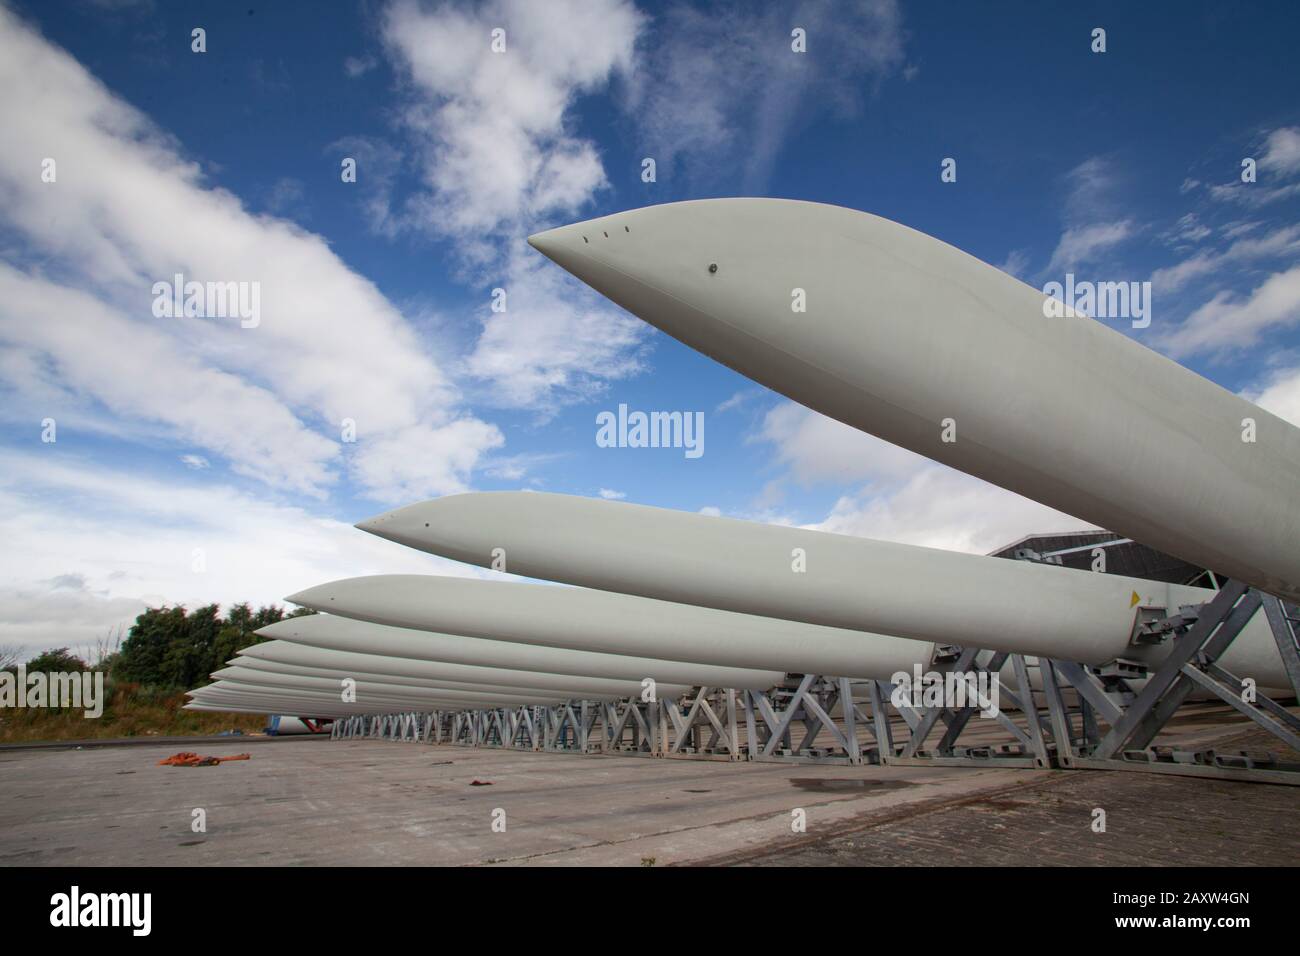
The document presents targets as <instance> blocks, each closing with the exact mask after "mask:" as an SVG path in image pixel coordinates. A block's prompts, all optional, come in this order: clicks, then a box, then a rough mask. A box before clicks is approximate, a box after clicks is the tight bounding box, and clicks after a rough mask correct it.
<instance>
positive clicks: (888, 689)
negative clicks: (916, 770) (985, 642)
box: [871, 648, 1053, 770]
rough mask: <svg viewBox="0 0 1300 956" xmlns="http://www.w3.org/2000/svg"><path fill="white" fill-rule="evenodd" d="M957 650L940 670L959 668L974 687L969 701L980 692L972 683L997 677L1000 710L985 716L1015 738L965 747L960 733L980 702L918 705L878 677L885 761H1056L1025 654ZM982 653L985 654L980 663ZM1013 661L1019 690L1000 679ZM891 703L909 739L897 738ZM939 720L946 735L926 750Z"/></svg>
mask: <svg viewBox="0 0 1300 956" xmlns="http://www.w3.org/2000/svg"><path fill="white" fill-rule="evenodd" d="M953 652H954V653H955V655H956V656H955V659H954V660H952V661H951V662H950V666H949V667H945V668H944V669H943V670H940V671H936V672H937V673H942V674H946V673H949V672H952V671H955V672H957V673H960V674H962V675H963V678H964V680H965V682H966V683H967V684H968V686H971V687H972V691H971V695H970V697H968V698H967V699H968V700H969V699H971V698H973V697H974V696H975V694H974V689H973V688H974V686H975V685H976V684H977V682H978V680H979V677H980V675H987V676H988V679H989V680H990V681H994V680H996V681H998V696H999V708H998V712H997V713H996V714H993V715H992V716H991V717H981V718H980V719H991V720H995V721H996V722H997V723H998V724H999V725H1000V726H1001V727H1002V729H1003V730H1005V731H1006V732H1007V734H1008V735H1009V736H1010V737H1011V738H1012V741H1013V742H1012V743H1010V744H1005V745H1002V746H999V747H990V746H988V745H982V746H978V747H963V746H961V745H960V740H961V735H962V733H963V732H964V731H965V730H967V729H968V728H969V726H970V720H971V718H972V717H974V716H975V715H976V714H979V713H980V712H981V711H980V707H979V706H978V704H976V705H971V706H964V707H947V706H935V707H917V706H914V705H913V704H911V703H910V702H907V701H903V700H896V699H895V690H896V685H894V684H893V683H890V682H889V681H876V682H875V686H874V689H873V693H872V697H871V703H872V711H873V714H874V716H875V736H876V740H877V745H878V746H879V748H880V753H881V762H882V763H885V764H889V765H894V766H931V767H933V766H943V767H964V766H983V767H990V766H991V767H1016V768H1027V769H1036V770H1042V769H1046V768H1049V767H1051V766H1053V759H1052V747H1051V744H1050V743H1049V741H1048V739H1047V734H1046V730H1047V721H1046V719H1045V718H1044V717H1043V715H1042V714H1040V713H1039V711H1038V707H1037V703H1036V701H1035V699H1034V691H1033V685H1032V684H1031V683H1030V679H1029V665H1028V663H1027V662H1026V660H1025V656H1024V655H1023V654H1009V653H1007V652H1005V651H998V652H987V651H981V650H979V649H978V648H955V649H954V651H953ZM982 657H984V658H985V659H984V663H982V664H981V663H980V660H981V658H982ZM1008 661H1009V662H1010V663H1011V667H1012V672H1013V673H1014V674H1015V678H1016V687H1015V689H1011V688H1008V687H1007V686H1006V685H1005V684H1003V683H1002V682H1001V676H1000V675H1001V672H1002V669H1003V668H1004V667H1005V665H1006V664H1007V663H1008ZM1003 703H1009V704H1010V705H1011V707H1012V709H1014V710H1019V711H1020V713H1021V715H1022V716H1023V718H1024V721H1025V727H1023V728H1022V727H1021V726H1020V725H1019V724H1017V723H1016V722H1015V720H1013V719H1012V718H1011V717H1010V716H1009V715H1008V713H1007V708H1006V707H1004V706H1002V704H1003ZM886 705H888V707H889V708H891V709H892V710H893V711H894V712H896V713H897V714H898V715H899V716H900V717H902V719H903V722H904V723H905V725H906V726H907V739H906V740H904V741H902V742H901V743H895V742H894V739H893V733H892V730H891V728H890V722H889V717H888V715H889V711H888V710H886ZM940 724H942V725H943V734H942V736H941V737H940V739H939V741H938V742H937V744H936V745H935V748H934V749H933V750H928V749H926V746H925V745H926V743H927V741H928V740H929V738H930V737H931V736H932V734H933V733H934V732H935V730H936V729H937V728H938V727H939V725H940Z"/></svg>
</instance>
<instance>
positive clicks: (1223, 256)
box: [1151, 226, 1300, 292]
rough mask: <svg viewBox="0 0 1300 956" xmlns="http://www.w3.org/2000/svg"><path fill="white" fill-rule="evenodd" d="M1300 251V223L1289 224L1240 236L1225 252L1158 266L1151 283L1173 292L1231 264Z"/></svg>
mask: <svg viewBox="0 0 1300 956" xmlns="http://www.w3.org/2000/svg"><path fill="white" fill-rule="evenodd" d="M1298 253H1300V226H1285V227H1283V228H1281V229H1276V230H1274V231H1273V232H1271V233H1269V234H1268V235H1265V236H1260V237H1258V238H1254V239H1237V240H1236V241H1235V242H1233V243H1232V244H1231V245H1230V246H1228V248H1227V249H1225V250H1223V251H1222V252H1209V251H1207V252H1199V253H1197V254H1196V255H1194V256H1192V257H1190V258H1188V259H1184V260H1183V261H1182V262H1180V263H1178V264H1177V265H1173V266H1169V267H1167V268H1164V269H1157V270H1156V271H1155V272H1153V273H1152V274H1151V283H1152V286H1153V287H1154V288H1155V289H1156V291H1159V292H1173V291H1176V290H1178V289H1180V288H1182V287H1183V286H1185V285H1187V284H1188V283H1189V282H1191V281H1192V280H1194V279H1197V278H1200V277H1202V276H1207V275H1213V274H1214V273H1216V272H1218V271H1219V270H1221V269H1222V268H1224V267H1225V266H1228V265H1234V264H1236V263H1241V262H1248V261H1251V260H1256V259H1268V258H1272V257H1276V256H1294V255H1296V254H1298Z"/></svg>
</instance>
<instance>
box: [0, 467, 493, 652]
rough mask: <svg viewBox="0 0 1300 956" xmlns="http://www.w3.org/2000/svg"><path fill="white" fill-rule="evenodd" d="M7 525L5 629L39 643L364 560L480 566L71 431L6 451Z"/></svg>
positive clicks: (3, 502) (2, 479)
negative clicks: (91, 456) (142, 465)
mask: <svg viewBox="0 0 1300 956" xmlns="http://www.w3.org/2000/svg"><path fill="white" fill-rule="evenodd" d="M69 500H73V501H76V502H77V506H76V507H75V508H69V507H68V506H67V505H66V502H67V501H69ZM0 539H2V540H4V542H5V547H4V548H3V549H0V580H2V581H3V582H4V584H3V585H2V586H0V631H2V632H3V633H4V634H5V639H6V642H9V641H15V642H18V643H21V644H23V645H25V646H28V647H31V648H34V649H42V648H45V647H57V646H64V645H67V646H71V647H73V648H74V649H75V648H80V647H83V646H85V645H86V644H90V643H92V642H94V641H95V640H97V639H99V638H102V637H104V636H105V635H106V634H107V633H109V632H110V631H111V630H115V629H116V628H117V627H119V626H122V627H129V626H130V624H131V622H132V621H133V620H134V618H135V616H136V615H137V614H139V613H140V612H141V611H143V610H144V609H145V607H146V606H157V605H161V604H164V603H166V604H175V603H183V604H186V605H187V606H189V607H197V606H199V605H203V604H209V603H213V602H219V603H223V604H227V605H228V604H232V603H236V602H239V601H249V602H250V603H253V604H272V603H283V599H284V596H285V595H286V594H292V593H294V592H295V591H296V590H299V589H301V588H304V587H308V586H310V585H314V584H319V583H321V582H322V581H329V580H333V579H336V578H342V577H351V576H354V575H360V574H378V573H410V574H414V573H435V574H450V575H462V576H463V575H477V574H479V572H478V571H477V570H476V569H473V568H470V567H468V566H466V565H461V564H457V563H455V562H451V561H445V560H443V559H440V558H435V557H432V556H430V555H427V554H422V553H419V552H416V551H412V550H411V549H410V548H402V547H397V546H395V545H393V544H392V543H391V542H386V541H383V540H381V539H379V538H375V537H374V536H373V535H368V534H365V533H364V532H361V531H358V530H357V529H355V528H353V527H352V526H351V525H350V524H348V523H346V522H342V521H337V520H335V519H333V518H329V517H325V516H322V515H319V514H314V513H312V512H311V511H309V510H306V509H303V508H299V507H291V506H285V505H281V504H276V503H272V502H269V501H266V500H264V499H260V498H257V497H255V496H252V495H250V494H248V493H247V492H242V491H238V490H235V489H233V488H231V487H229V486H226V485H222V484H220V483H211V482H204V483H202V484H196V485H191V484H185V483H178V482H176V481H171V480H157V479H153V478H150V477H148V476H146V475H144V474H140V473H137V472H126V471H119V470H115V469H114V468H111V467H105V466H103V465H102V464H101V463H97V462H91V461H87V460H82V459H80V458H78V457H75V456H72V455H69V454H68V453H66V452H64V451H62V450H61V448H60V447H59V446H58V445H46V446H42V449H41V450H40V451H33V452H29V453H18V452H13V451H0ZM196 548H198V549H202V552H203V558H204V563H205V565H206V568H205V570H204V571H203V572H202V573H195V571H194V570H193V562H194V551H195V549H196ZM59 582H62V585H61V586H53V585H56V584H58V583H59Z"/></svg>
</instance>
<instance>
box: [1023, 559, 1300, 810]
mask: <svg viewBox="0 0 1300 956" xmlns="http://www.w3.org/2000/svg"><path fill="white" fill-rule="evenodd" d="M1261 610H1262V612H1263V613H1264V615H1265V619H1266V621H1267V622H1268V625H1269V629H1270V631H1271V633H1272V634H1273V637H1274V640H1275V641H1276V643H1277V648H1278V652H1279V655H1280V656H1281V659H1282V662H1283V666H1284V668H1285V670H1286V673H1287V676H1288V678H1289V679H1290V682H1291V684H1292V690H1293V691H1294V692H1295V693H1296V695H1297V697H1300V648H1298V647H1297V638H1296V633H1297V632H1296V624H1297V615H1296V613H1295V611H1294V609H1293V608H1289V607H1288V606H1287V605H1285V604H1284V603H1283V602H1282V601H1280V600H1278V599H1277V598H1276V597H1273V596H1272V595H1269V594H1264V593H1262V592H1260V591H1257V590H1254V589H1252V588H1249V587H1247V586H1246V585H1244V584H1242V583H1241V582H1239V581H1226V582H1224V583H1223V585H1222V587H1221V588H1220V589H1219V591H1218V593H1217V594H1216V595H1215V596H1214V597H1213V598H1212V599H1211V600H1209V601H1207V602H1206V603H1205V604H1203V605H1200V606H1199V607H1195V608H1183V609H1181V612H1180V613H1179V614H1176V615H1171V616H1169V617H1168V618H1166V619H1164V620H1163V621H1157V622H1152V624H1153V625H1154V626H1155V629H1156V630H1159V629H1160V628H1161V627H1164V628H1165V629H1167V630H1168V631H1170V632H1171V633H1173V634H1174V635H1176V636H1174V637H1172V638H1170V640H1171V641H1172V648H1171V650H1170V653H1169V656H1168V657H1166V658H1165V660H1164V661H1162V662H1161V663H1160V664H1159V665H1158V666H1157V667H1156V668H1155V669H1154V670H1153V671H1152V672H1151V673H1150V675H1149V676H1148V677H1147V679H1146V685H1145V686H1144V687H1143V688H1142V689H1141V690H1140V691H1135V690H1134V689H1133V688H1132V687H1131V686H1130V685H1129V683H1128V680H1126V679H1125V678H1123V677H1114V676H1112V677H1111V678H1110V679H1109V682H1107V681H1104V680H1103V679H1102V678H1101V677H1099V676H1098V675H1097V674H1095V673H1092V672H1091V671H1090V670H1089V669H1088V668H1084V667H1082V666H1080V665H1078V664H1073V663H1070V662H1065V661H1057V660H1043V661H1040V662H1039V666H1040V672H1041V674H1042V678H1043V692H1044V695H1045V697H1046V698H1047V708H1048V715H1049V719H1050V721H1051V725H1052V736H1053V737H1054V738H1055V739H1056V741H1057V757H1058V760H1059V762H1060V765H1061V766H1062V767H1064V768H1067V769H1088V770H1131V771H1145V772H1149V773H1165V774H1175V775H1179V776H1193V777H1210V778H1214V779H1220V780H1244V781H1253V782H1263V783H1282V784H1290V785H1293V786H1300V764H1289V763H1285V762H1283V761H1280V760H1278V759H1276V757H1274V756H1273V755H1272V754H1269V755H1267V756H1263V757H1252V756H1251V755H1249V754H1245V753H1236V754H1227V753H1219V752H1217V751H1215V750H1213V749H1205V750H1179V749H1176V748H1172V747H1155V746H1152V742H1153V741H1154V740H1155V738H1156V736H1157V734H1159V733H1160V731H1161V730H1162V729H1163V728H1164V727H1165V726H1166V725H1167V723H1168V722H1169V720H1170V719H1171V718H1172V717H1173V716H1174V714H1175V713H1176V711H1177V710H1178V708H1179V707H1180V706H1181V705H1182V704H1183V703H1184V702H1185V701H1186V700H1187V698H1188V697H1189V696H1190V695H1191V694H1192V693H1193V692H1195V691H1208V692H1210V693H1211V694H1213V695H1214V696H1215V697H1217V698H1218V699H1219V700H1221V701H1223V702H1224V703H1226V704H1228V705H1229V706H1231V707H1232V708H1233V709H1235V710H1237V711H1238V712H1239V713H1241V714H1243V715H1244V716H1246V717H1249V718H1250V719H1251V720H1252V721H1254V722H1255V723H1256V724H1257V725H1258V726H1259V727H1261V728H1263V729H1264V730H1266V731H1268V733H1269V734H1271V735H1272V736H1274V737H1275V738H1277V739H1278V740H1279V741H1281V742H1282V743H1285V744H1286V745H1287V746H1289V747H1291V748H1293V749H1296V750H1300V718H1297V717H1296V716H1295V715H1293V714H1291V713H1290V712H1289V711H1287V710H1286V709H1285V708H1283V707H1282V706H1281V705H1280V704H1278V703H1277V702H1276V701H1274V700H1272V699H1271V698H1269V697H1267V696H1266V695H1264V694H1263V693H1262V692H1260V691H1258V690H1256V695H1255V700H1254V701H1248V700H1246V695H1245V694H1244V693H1243V689H1244V688H1245V686H1246V685H1245V683H1244V682H1243V681H1242V680H1241V679H1240V678H1239V677H1237V676H1236V675H1234V674H1232V673H1230V672H1229V671H1227V670H1226V669H1224V668H1223V667H1222V666H1221V665H1219V664H1218V663H1217V662H1218V660H1219V659H1220V658H1221V657H1222V656H1223V654H1224V652H1225V651H1226V650H1227V649H1228V647H1229V646H1231V644H1232V642H1233V641H1234V640H1235V639H1236V638H1237V636H1238V635H1239V634H1240V633H1241V630H1242V628H1243V627H1245V625H1246V624H1247V622H1248V621H1250V619H1251V618H1252V617H1253V616H1254V615H1255V614H1257V613H1259V612H1260V611H1261ZM1108 683H1109V685H1110V686H1107V684H1108ZM1065 687H1071V688H1073V689H1074V690H1075V691H1077V692H1078V694H1079V696H1080V698H1081V717H1082V719H1081V721H1080V726H1079V727H1077V728H1076V727H1075V725H1074V723H1073V721H1072V720H1071V715H1070V714H1069V712H1068V711H1067V709H1066V707H1065V704H1064V701H1063V698H1062V693H1061V692H1062V689H1063V688H1065ZM1116 690H1118V691H1119V694H1116V693H1115V691H1116ZM1117 696H1118V697H1120V699H1121V700H1125V699H1129V700H1131V702H1128V703H1119V702H1117V701H1116V697H1117ZM1098 717H1100V718H1101V719H1102V720H1103V721H1104V722H1105V724H1106V729H1105V730H1104V731H1103V729H1102V727H1101V726H1100V725H1099V724H1098V723H1097V718H1098Z"/></svg>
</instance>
